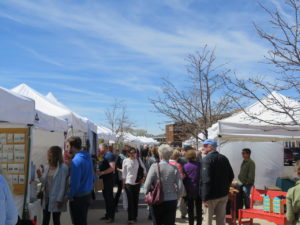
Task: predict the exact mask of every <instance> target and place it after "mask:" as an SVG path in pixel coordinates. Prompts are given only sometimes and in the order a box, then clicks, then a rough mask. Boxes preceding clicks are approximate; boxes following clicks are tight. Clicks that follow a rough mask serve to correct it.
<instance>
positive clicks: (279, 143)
mask: <svg viewBox="0 0 300 225" xmlns="http://www.w3.org/2000/svg"><path fill="white" fill-rule="evenodd" d="M273 96H276V99H279V100H282V104H284V105H285V106H287V107H291V108H292V107H293V108H295V107H297V108H299V107H300V103H299V102H297V101H295V100H292V99H289V98H287V97H285V96H283V95H280V94H278V93H276V92H275V93H272V95H270V96H268V97H267V98H264V99H262V103H263V104H266V105H269V106H270V107H273V108H274V107H276V106H273V105H272V102H274V101H273V99H272V98H273ZM262 103H260V102H256V103H254V104H253V105H251V106H249V107H247V108H246V109H245V111H246V112H247V113H245V112H244V111H241V112H238V113H235V114H233V115H232V116H230V117H228V118H226V119H223V120H220V121H218V123H216V124H214V125H213V126H212V127H211V128H210V129H209V138H216V139H218V141H219V147H218V150H219V151H220V152H221V153H222V154H224V155H226V156H227V157H228V159H229V161H230V163H231V165H232V167H233V170H234V173H235V177H237V175H238V173H239V170H240V165H241V162H242V157H241V150H242V149H243V148H250V149H251V151H252V154H251V158H252V159H253V160H254V162H255V163H256V180H255V185H256V187H257V188H261V189H263V188H264V187H265V186H267V185H275V182H276V178H277V177H279V176H281V175H283V174H284V168H283V167H284V163H283V158H284V157H283V149H284V147H283V142H284V141H294V140H300V126H292V125H290V126H288V125H281V126H279V125H278V126H276V125H271V124H269V123H267V122H264V121H266V120H267V121H272V120H273V121H276V122H278V123H279V122H282V123H283V124H289V123H290V124H292V123H291V122H292V121H291V118H290V117H288V116H287V115H286V114H284V113H278V112H277V113H276V112H274V111H271V110H266V109H265V107H264V106H263V105H262ZM248 115H256V116H257V117H258V118H259V119H258V120H255V119H253V118H250V117H249V116H248ZM294 117H295V118H297V120H298V121H299V120H300V115H298V114H295V115H294ZM202 138H204V137H202ZM290 175H292V174H290Z"/></svg>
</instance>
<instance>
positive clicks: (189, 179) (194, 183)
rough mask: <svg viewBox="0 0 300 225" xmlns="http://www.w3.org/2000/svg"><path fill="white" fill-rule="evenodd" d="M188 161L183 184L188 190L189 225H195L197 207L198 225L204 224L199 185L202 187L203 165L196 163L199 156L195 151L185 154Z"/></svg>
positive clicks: (185, 166)
mask: <svg viewBox="0 0 300 225" xmlns="http://www.w3.org/2000/svg"><path fill="white" fill-rule="evenodd" d="M185 158H186V160H187V161H188V163H186V164H185V165H184V171H185V174H186V176H185V178H184V180H183V184H184V186H185V189H186V200H187V207H188V215H189V225H194V219H195V217H194V207H195V205H196V213H197V215H196V216H197V225H201V223H202V202H201V198H200V192H199V185H200V169H201V164H200V163H199V162H197V161H196V158H197V154H196V151H194V150H189V151H187V152H186V154H185Z"/></svg>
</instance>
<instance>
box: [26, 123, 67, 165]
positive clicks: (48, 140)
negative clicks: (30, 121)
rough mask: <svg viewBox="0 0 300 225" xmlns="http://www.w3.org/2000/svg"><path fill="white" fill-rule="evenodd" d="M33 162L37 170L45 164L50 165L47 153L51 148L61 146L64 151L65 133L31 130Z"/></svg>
mask: <svg viewBox="0 0 300 225" xmlns="http://www.w3.org/2000/svg"><path fill="white" fill-rule="evenodd" d="M31 132H32V133H31V137H32V139H31V162H33V164H35V165H36V166H37V168H38V167H39V166H40V165H41V164H43V165H44V166H47V165H48V160H47V151H48V149H49V148H50V147H51V146H54V145H56V146H59V147H61V148H62V150H63V149H64V148H63V147H64V133H63V132H49V131H45V130H43V129H39V128H33V129H32V130H31Z"/></svg>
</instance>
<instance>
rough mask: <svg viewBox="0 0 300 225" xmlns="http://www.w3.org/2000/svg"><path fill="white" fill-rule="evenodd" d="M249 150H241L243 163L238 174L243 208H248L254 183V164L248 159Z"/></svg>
mask: <svg viewBox="0 0 300 225" xmlns="http://www.w3.org/2000/svg"><path fill="white" fill-rule="evenodd" d="M250 155H251V150H250V149H249V148H244V149H243V150H242V156H243V159H244V160H243V162H242V164H241V170H240V174H239V176H238V178H239V180H240V182H241V183H242V187H241V189H242V191H243V193H244V196H243V198H244V204H245V208H246V209H249V208H250V192H251V188H252V186H253V185H254V181H255V163H254V161H253V160H252V159H251V158H250Z"/></svg>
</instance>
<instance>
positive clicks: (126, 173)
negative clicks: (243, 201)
mask: <svg viewBox="0 0 300 225" xmlns="http://www.w3.org/2000/svg"><path fill="white" fill-rule="evenodd" d="M139 161H140V164H141V166H142V167H143V169H144V174H145V175H146V168H145V165H144V163H143V162H142V160H140V159H139ZM138 169H139V162H138V161H137V159H134V160H132V159H130V158H127V159H124V161H123V164H122V170H123V171H122V178H123V180H125V184H132V185H135V184H136V183H135V180H136V177H137V172H138Z"/></svg>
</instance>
